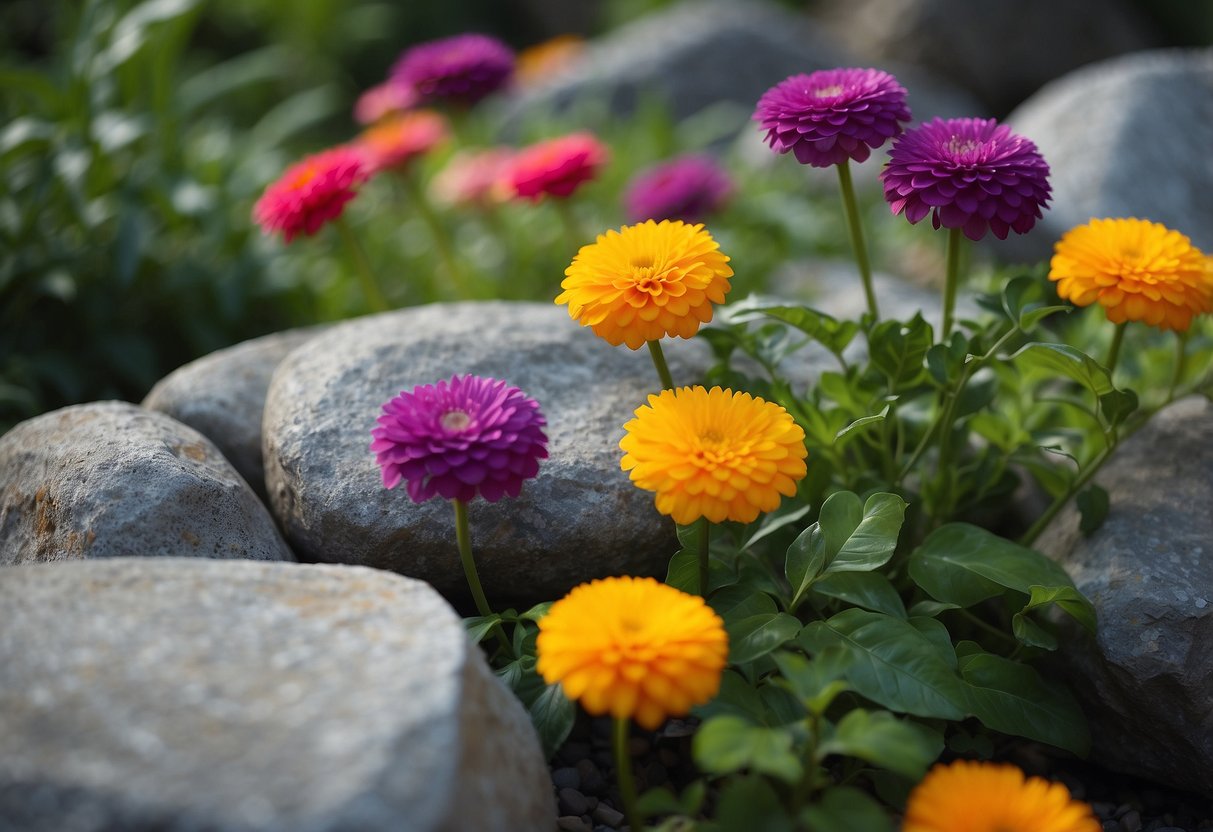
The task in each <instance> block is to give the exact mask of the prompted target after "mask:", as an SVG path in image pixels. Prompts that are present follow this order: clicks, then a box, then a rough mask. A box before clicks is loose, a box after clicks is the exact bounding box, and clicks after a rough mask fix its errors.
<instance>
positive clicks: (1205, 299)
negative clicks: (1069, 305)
mask: <svg viewBox="0 0 1213 832" xmlns="http://www.w3.org/2000/svg"><path fill="white" fill-rule="evenodd" d="M1054 250H1055V254H1054V255H1053V260H1052V262H1051V263H1050V265H1049V279H1050V280H1055V281H1057V294H1059V295H1060V296H1061V297H1063V298H1066V299H1068V300H1070V301H1072V302H1074V303H1075V304H1077V305H1079V306H1087V305H1089V304H1092V303H1095V302H1098V303H1099V304H1100V305H1101V306H1103V308H1104V311H1105V312H1107V315H1108V320H1110V321H1112V322H1113V323H1116V324H1122V323H1124V322H1125V321H1145V322H1146V323H1147V324H1149V325H1150V326H1156V327H1158V328H1159V329H1173V330H1178V331H1180V332H1185V331H1187V329H1188V326H1189V325H1190V324H1191V323H1192V316H1193V315H1198V314H1201V313H1204V312H1210V311H1213V273H1211V272H1210V271H1209V269H1208V266H1207V260H1206V257H1205V255H1204V254H1203V253H1202V252H1201V251H1200V249H1198V248H1196V247H1195V246H1193V245H1192V241H1191V240H1189V239H1188V238H1187V237H1185V236H1184V235H1183V234H1180V233H1179V232H1178V231H1172V230H1171V229H1169V228H1167V227H1166V226H1164V225H1160V224H1159V223H1156V222H1149V221H1147V220H1138V219H1096V220H1091V221H1090V222H1089V223H1087V224H1086V225H1080V226H1077V227H1075V228H1071V229H1070V230H1069V231H1067V232H1066V233H1065V234H1064V235H1062V238H1061V239H1060V240H1059V241H1058V242H1057V244H1056V245H1055V246H1054Z"/></svg>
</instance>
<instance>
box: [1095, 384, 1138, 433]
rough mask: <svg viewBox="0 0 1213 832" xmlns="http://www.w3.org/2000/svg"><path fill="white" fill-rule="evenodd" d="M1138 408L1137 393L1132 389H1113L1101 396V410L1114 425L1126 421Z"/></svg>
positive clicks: (1105, 417) (1110, 423)
mask: <svg viewBox="0 0 1213 832" xmlns="http://www.w3.org/2000/svg"><path fill="white" fill-rule="evenodd" d="M1135 410H1137V394H1136V393H1134V392H1133V391H1132V390H1113V391H1111V392H1109V393H1104V394H1103V395H1102V396H1100V397H1099V412H1100V413H1102V414H1103V417H1104V419H1105V420H1106V421H1107V422H1108V424H1109V425H1111V426H1112V427H1116V426H1117V425H1119V424H1121V423H1122V422H1124V420H1125V418H1126V417H1128V416H1129V415H1130V414H1132V413H1133V411H1135Z"/></svg>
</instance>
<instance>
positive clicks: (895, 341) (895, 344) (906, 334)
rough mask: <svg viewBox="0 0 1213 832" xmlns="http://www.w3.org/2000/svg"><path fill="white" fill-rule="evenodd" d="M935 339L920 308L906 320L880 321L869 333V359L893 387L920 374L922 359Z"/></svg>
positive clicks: (900, 385)
mask: <svg viewBox="0 0 1213 832" xmlns="http://www.w3.org/2000/svg"><path fill="white" fill-rule="evenodd" d="M933 343H934V336H933V334H932V331H931V325H930V324H929V323H927V322H926V321H925V320H923V317H922V313H921V312H919V313H917V314H915V315H914V317H913V318H912V319H911V320H910V321H909V322H908V323H905V324H903V323H901V322H900V321H881V322H880V323H878V324H877V325H876V326H875V327H873V328H872V331H871V332H870V333H869V334H868V356H869V358H868V361H869V362H870V363H871V365H872V366H873V367H875V368H876V369H877V370H878V371H879V372H880V373H881V374H882V375H884V377H885V378H887V379H888V380H889V383H890V384H891V385H893V386H894V387H895V388H897V387H902V386H905V385H908V384H910V383H912V382H914V381H916V380H917V379H918V378H919V377H920V376H921V375H922V374H923V360H924V359H925V358H926V354H927V350H929V349H930V348H931V345H932V344H933Z"/></svg>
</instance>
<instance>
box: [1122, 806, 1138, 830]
mask: <svg viewBox="0 0 1213 832" xmlns="http://www.w3.org/2000/svg"><path fill="white" fill-rule="evenodd" d="M1120 828H1121V829H1123V830H1124V832H1141V812H1138V811H1137V810H1136V809H1133V810H1130V811H1128V812H1125V813H1124V815H1123V816H1122V817H1121V819H1120Z"/></svg>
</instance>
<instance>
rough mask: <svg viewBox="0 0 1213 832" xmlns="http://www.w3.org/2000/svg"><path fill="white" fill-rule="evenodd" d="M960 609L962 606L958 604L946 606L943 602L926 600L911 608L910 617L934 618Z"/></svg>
mask: <svg viewBox="0 0 1213 832" xmlns="http://www.w3.org/2000/svg"><path fill="white" fill-rule="evenodd" d="M958 609H960V606H959V605H957V604H945V603H943V602H942V601H930V600H924V601H919V602H918V603H916V604H914V605H913V606H912V607H910V617H911V618H919V617H924V618H934V617H935V616H937V615H939V614H940V613H941V612H947V611H948V610H958Z"/></svg>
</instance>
